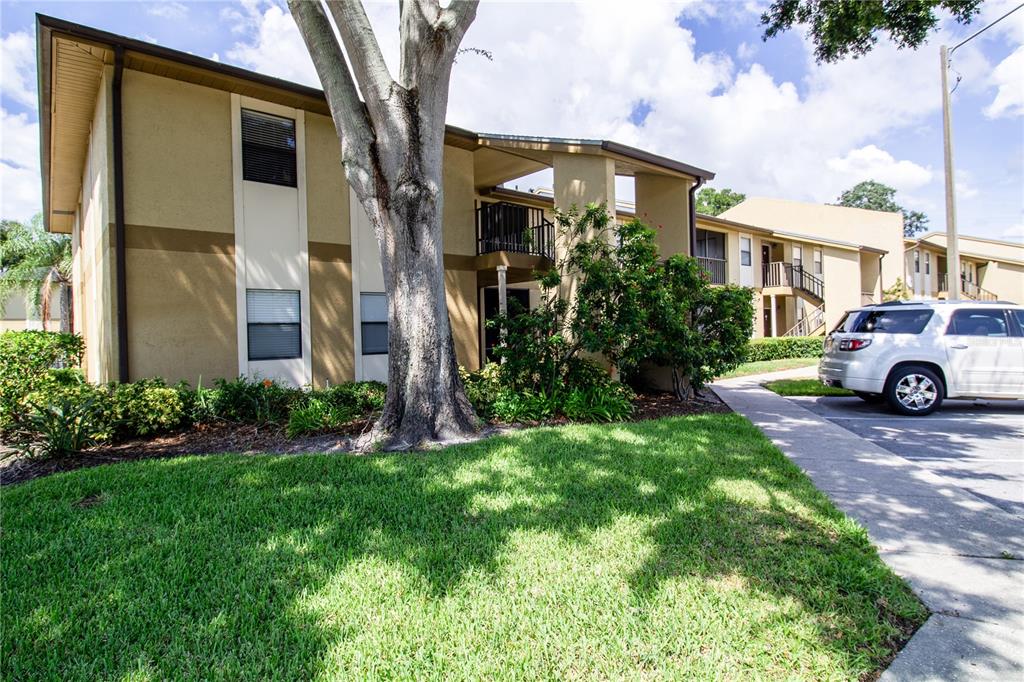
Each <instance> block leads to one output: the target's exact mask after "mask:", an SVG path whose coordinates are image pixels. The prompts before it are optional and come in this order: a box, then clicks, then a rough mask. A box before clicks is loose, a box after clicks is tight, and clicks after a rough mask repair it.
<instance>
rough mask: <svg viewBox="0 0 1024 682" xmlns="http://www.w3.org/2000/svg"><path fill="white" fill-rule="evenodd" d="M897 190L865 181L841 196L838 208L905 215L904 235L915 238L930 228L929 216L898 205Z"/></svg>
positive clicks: (873, 181) (872, 181) (871, 181)
mask: <svg viewBox="0 0 1024 682" xmlns="http://www.w3.org/2000/svg"><path fill="white" fill-rule="evenodd" d="M895 197H896V190H895V189H893V188H892V187H889V186H888V185H883V184H882V183H880V182H876V181H875V180H865V181H864V182H858V183H857V184H856V185H854V186H853V187H851V188H850V189H848V190H846V191H845V192H843V193H842V194H840V195H839V199H838V201H837V202H836V203H837V205H838V206H850V207H851V208H866V209H868V210H870V211H889V212H891V213H902V214H903V234H904V235H906V236H908V237H913V236H914V235H915V234H917V233H918V232H923V231H924V230H926V229H927V228H928V216H926V215H925V214H924V213H921V212H920V211H908V210H907V209H905V208H903V207H902V206H900V205H899V204H897V203H896V199H895Z"/></svg>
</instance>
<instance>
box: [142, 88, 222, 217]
mask: <svg viewBox="0 0 1024 682" xmlns="http://www.w3.org/2000/svg"><path fill="white" fill-rule="evenodd" d="M122 87H123V97H122V102H123V104H122V107H123V117H124V119H123V120H124V167H125V183H124V189H125V192H124V202H125V222H126V223H127V224H128V225H146V226H151V227H173V228H184V229H189V230H209V231H212V232H233V231H234V217H233V216H234V204H233V198H232V197H233V189H232V180H231V97H230V95H229V94H228V93H227V92H224V91H222V90H214V89H212V88H204V87H202V86H199V85H193V84H191V83H183V82H181V81H177V80H172V79H170V78H161V77H159V76H153V75H150V74H147V73H142V72H140V71H132V70H129V69H126V70H125V72H124V80H123V86H122Z"/></svg>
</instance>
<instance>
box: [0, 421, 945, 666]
mask: <svg viewBox="0 0 1024 682" xmlns="http://www.w3.org/2000/svg"><path fill="white" fill-rule="evenodd" d="M2 495H3V513H4V518H3V536H2V537H3V561H2V566H0V572H2V585H3V609H2V615H0V619H2V620H0V623H2V663H0V672H2V677H3V678H4V679H40V678H48V679H64V680H66V679H83V680H85V679H88V680H95V679H102V680H128V679H131V680H146V679H153V680H156V679H204V680H206V679H288V680H292V679H334V680H353V679H382V678H383V679H446V680H448V679H455V680H460V679H487V680H490V679H501V680H506V679H509V680H511V679H519V680H535V679H569V678H575V679H580V678H588V679H607V678H615V679H622V678H630V679H637V678H643V679H648V678H674V679H712V678H713V679H724V678H731V679H794V678H802V679H814V680H825V679H856V678H858V677H860V676H862V675H865V674H867V673H869V672H870V671H872V670H874V669H876V668H878V667H879V665H880V662H881V661H884V660H885V659H886V658H887V657H888V656H889V655H890V654H891V652H892V649H893V646H894V642H896V641H897V640H898V639H899V638H900V637H901V630H900V626H902V627H903V628H904V629H905V628H906V626H907V625H908V623H909V624H918V623H920V622H922V621H923V619H924V617H925V616H926V612H925V610H924V608H923V607H922V606H921V604H920V603H919V602H918V601H917V600H916V598H915V597H914V596H913V595H912V594H911V592H910V591H909V590H908V589H907V587H906V586H905V585H904V584H903V583H902V582H901V581H900V580H899V579H898V578H896V577H895V576H894V575H893V574H892V573H891V572H890V571H889V570H888V569H887V568H886V567H885V566H884V565H883V564H882V563H881V561H880V560H879V558H878V556H877V554H876V552H875V550H874V549H873V547H872V546H871V545H870V544H869V542H868V539H867V536H866V533H865V532H864V531H863V529H861V528H860V527H858V526H857V525H855V524H854V523H853V522H851V521H849V520H848V519H847V518H846V517H844V516H843V515H842V514H840V513H839V512H837V511H836V509H835V508H834V507H833V506H832V505H831V504H830V503H829V502H828V501H827V500H826V498H825V497H824V496H823V495H822V494H821V493H819V492H818V491H817V490H816V489H815V488H814V487H813V486H812V485H811V484H810V482H809V481H808V479H807V478H806V477H805V476H804V475H803V474H802V473H801V472H800V471H799V470H798V469H797V468H796V467H795V466H793V465H791V464H790V463H789V462H788V461H787V460H786V459H785V458H784V457H783V456H782V455H781V453H780V452H779V451H778V450H776V449H775V448H774V447H773V446H772V445H771V444H770V443H769V442H768V441H766V440H765V439H764V437H763V436H761V435H760V433H759V432H758V431H757V430H756V429H754V427H753V426H751V425H750V423H749V422H747V421H746V420H744V419H743V418H741V417H739V416H737V415H732V414H727V415H702V416H694V417H680V418H671V419H663V420H659V421H652V422H644V423H638V424H618V425H606V426H570V427H563V428H543V429H532V430H526V431H522V432H518V433H515V434H512V435H509V436H506V437H500V438H496V439H492V440H488V441H484V442H481V443H477V444H473V445H468V446H460V447H455V448H450V449H447V450H443V451H438V452H432V453H426V454H414V455H387V456H384V455H381V456H365V457H355V456H345V455H297V456H256V457H252V456H249V457H245V456H210V457H192V458H182V459H174V460H162V461H147V462H138V463H129V464H118V465H109V466H102V467H97V468H92V469H85V470H79V471H75V472H71V473H67V474H62V475H57V476H52V477H49V478H44V479H39V480H36V481H32V482H29V483H26V484H23V485H19V486H14V487H12V488H8V489H4V490H3V492H2Z"/></svg>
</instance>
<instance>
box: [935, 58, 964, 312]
mask: <svg viewBox="0 0 1024 682" xmlns="http://www.w3.org/2000/svg"><path fill="white" fill-rule="evenodd" d="M939 56H940V58H941V60H942V142H943V145H942V146H943V151H944V156H945V157H946V298H947V300H950V301H958V300H960V242H959V240H958V239H957V234H956V196H955V195H954V191H953V113H952V111H950V107H949V78H948V73H949V49H948V48H947V47H946V46H945V45H943V46H942V47H940V48H939Z"/></svg>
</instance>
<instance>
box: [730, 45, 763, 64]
mask: <svg viewBox="0 0 1024 682" xmlns="http://www.w3.org/2000/svg"><path fill="white" fill-rule="evenodd" d="M759 47H760V46H759V45H757V44H756V43H755V44H753V45H751V44H750V43H747V42H742V43H740V44H739V46H738V47H737V48H736V58H737V59H739V60H740V61H743V62H749V61H750V60H751V59H753V58H754V56H755V55H757V51H758V49H759Z"/></svg>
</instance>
